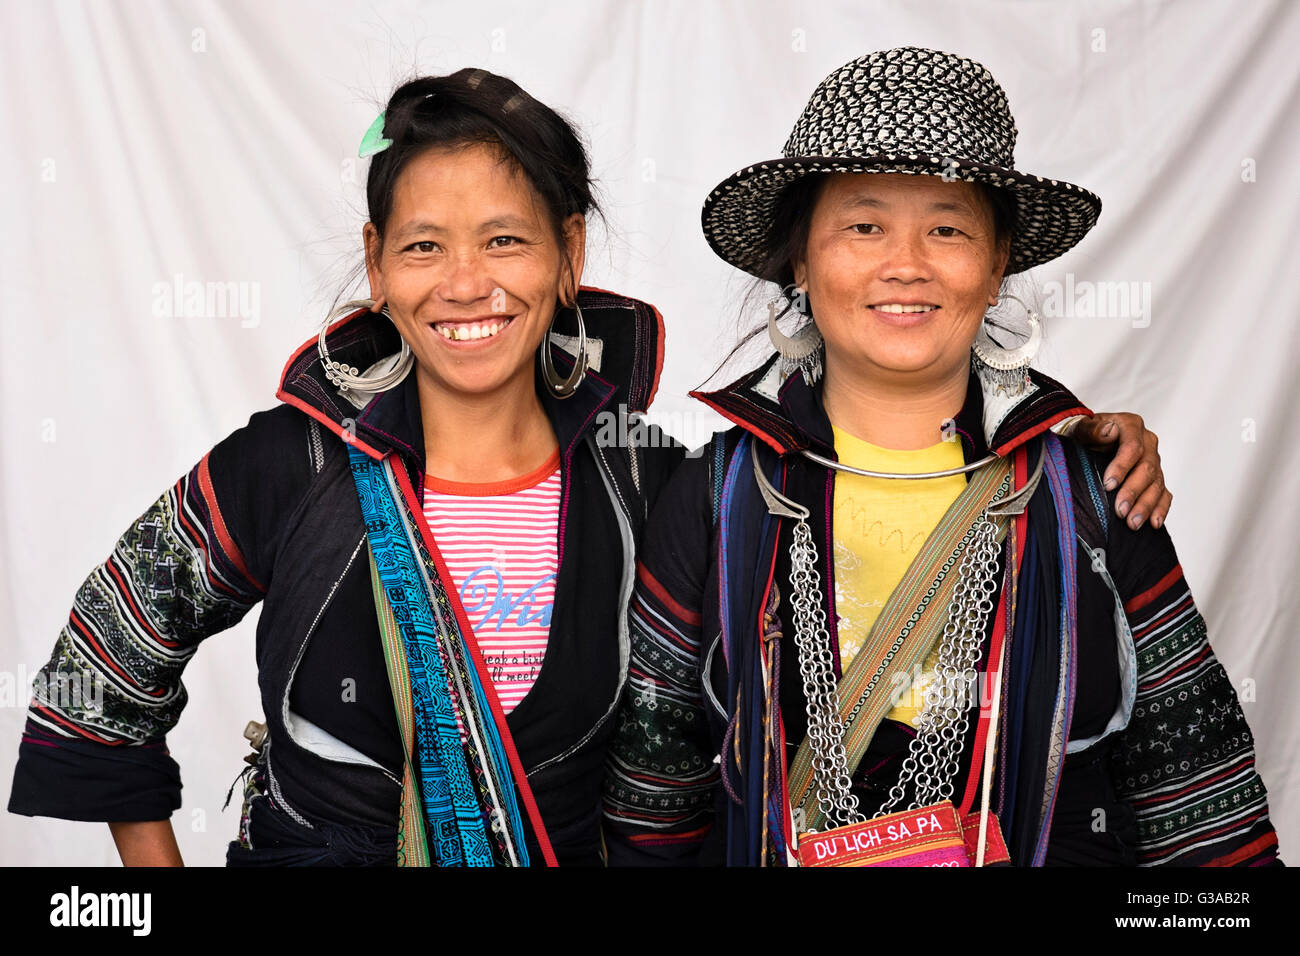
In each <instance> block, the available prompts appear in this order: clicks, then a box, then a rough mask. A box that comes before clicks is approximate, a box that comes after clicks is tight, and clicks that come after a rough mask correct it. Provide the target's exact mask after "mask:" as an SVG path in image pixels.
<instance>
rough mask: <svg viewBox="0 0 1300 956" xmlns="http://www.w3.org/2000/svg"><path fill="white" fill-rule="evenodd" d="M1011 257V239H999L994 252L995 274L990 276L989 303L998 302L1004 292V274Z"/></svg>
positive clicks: (994, 303) (995, 303)
mask: <svg viewBox="0 0 1300 956" xmlns="http://www.w3.org/2000/svg"><path fill="white" fill-rule="evenodd" d="M1010 258H1011V240H1010V239H1001V240H999V241H998V244H997V247H996V250H995V251H994V254H993V274H992V275H991V276H990V277H989V305H997V304H998V296H999V295H1001V294H1002V278H1003V274H1004V273H1005V271H1006V268H1007V261H1008V260H1009V259H1010Z"/></svg>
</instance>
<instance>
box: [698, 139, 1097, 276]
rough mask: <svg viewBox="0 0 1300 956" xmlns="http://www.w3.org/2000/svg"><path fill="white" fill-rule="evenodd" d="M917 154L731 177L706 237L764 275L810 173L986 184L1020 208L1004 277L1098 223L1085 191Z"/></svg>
mask: <svg viewBox="0 0 1300 956" xmlns="http://www.w3.org/2000/svg"><path fill="white" fill-rule="evenodd" d="M953 163H954V161H953V160H949V159H946V158H944V157H926V156H919V155H916V154H912V153H902V154H899V153H881V154H878V155H875V156H860V157H859V156H834V157H827V156H791V157H782V158H781V159H773V160H770V161H768V162H766V163H758V164H756V165H753V166H747V167H745V168H744V169H742V170H739V171H738V172H736V173H733V174H732V175H731V176H728V177H727V178H726V179H724V180H723V181H722V182H721V183H719V184H718V185H717V187H716V188H715V189H714V190H713V192H712V193H710V194H709V197H708V198H707V199H706V200H705V201H704V210H703V212H702V213H701V217H700V218H701V222H702V225H703V227H704V237H705V239H707V240H708V243H709V245H710V246H711V247H712V249H713V251H714V252H716V253H717V254H718V255H719V256H720V257H721V258H722V259H723V260H724V261H726V262H728V263H730V264H731V265H733V266H735V267H736V268H737V269H740V270H742V271H743V272H748V273H749V274H750V275H753V276H757V277H758V278H760V279H764V278H768V277H767V276H764V275H763V274H762V272H761V269H762V263H763V249H764V247H765V245H766V242H767V233H768V229H769V227H770V224H771V221H772V212H773V209H774V207H775V205H776V201H777V198H778V197H779V196H780V194H781V191H782V190H783V189H785V187H786V186H788V185H790V183H792V182H794V181H795V180H797V179H801V178H803V177H804V176H807V175H809V174H812V173H910V174H919V175H929V176H943V175H945V174H946V175H947V178H949V179H960V180H963V181H965V182H984V183H988V184H989V185H991V186H998V187H1001V188H1003V189H1005V190H1006V191H1007V192H1009V193H1010V194H1011V195H1012V197H1013V198H1014V200H1015V203H1016V225H1015V236H1014V238H1013V239H1012V242H1011V253H1010V257H1009V258H1008V260H1007V267H1006V270H1005V271H1004V275H1012V274H1014V273H1017V272H1023V271H1025V270H1026V269H1030V268H1032V267H1034V266H1037V265H1041V264H1042V263H1044V262H1050V261H1051V260H1053V259H1055V258H1057V257H1058V256H1061V255H1063V254H1064V253H1065V252H1067V251H1068V250H1069V249H1071V248H1073V247H1074V246H1075V245H1076V244H1077V243H1078V242H1079V241H1080V240H1081V239H1082V238H1083V237H1084V236H1085V235H1087V234H1088V231H1089V230H1090V229H1092V227H1093V226H1094V225H1096V223H1097V217H1098V216H1099V215H1101V199H1100V197H1098V196H1097V195H1096V194H1094V193H1091V192H1089V191H1088V190H1086V189H1084V188H1083V187H1082V186H1076V185H1075V184H1074V183H1068V182H1065V181H1064V180H1058V179H1044V178H1042V177H1041V176H1034V175H1030V174H1026V173H1022V172H1019V171H1017V170H1014V169H1004V168H1002V167H999V166H989V165H987V164H984V163H975V162H967V161H963V160H956V161H955V163H956V165H955V166H954V165H953Z"/></svg>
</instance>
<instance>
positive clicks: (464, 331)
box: [430, 315, 515, 351]
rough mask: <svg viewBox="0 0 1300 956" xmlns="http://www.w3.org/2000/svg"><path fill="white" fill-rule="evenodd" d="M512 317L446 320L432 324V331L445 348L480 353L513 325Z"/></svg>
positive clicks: (498, 316)
mask: <svg viewBox="0 0 1300 956" xmlns="http://www.w3.org/2000/svg"><path fill="white" fill-rule="evenodd" d="M514 318H515V317H514V316H512V315H485V316H479V317H477V318H473V319H446V320H444V321H439V322H433V323H431V324H430V328H432V329H433V331H435V332H436V333H438V336H439V337H440V338H441V339H442V340H443V343H444V344H445V346H446V347H447V348H452V349H455V350H457V351H465V350H474V351H481V350H482V349H485V348H490V347H491V346H492V345H494V344H496V343H497V340H499V339H500V338H502V336H503V335H504V334H505V332H506V330H507V329H509V328H510V326H511V325H513V324H514Z"/></svg>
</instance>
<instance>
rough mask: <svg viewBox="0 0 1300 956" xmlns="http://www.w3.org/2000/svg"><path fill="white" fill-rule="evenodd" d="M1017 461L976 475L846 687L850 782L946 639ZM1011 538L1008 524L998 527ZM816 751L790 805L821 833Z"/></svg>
mask: <svg viewBox="0 0 1300 956" xmlns="http://www.w3.org/2000/svg"><path fill="white" fill-rule="evenodd" d="M1011 485H1012V479H1011V459H1010V458H1007V457H1003V458H999V459H997V460H995V461H992V462H989V464H987V465H985V466H984V467H983V468H980V469H978V470H977V471H976V472H975V473H974V474H973V475H971V479H970V481H969V482H968V483H967V484H966V488H965V490H963V491H962V493H961V494H960V495H958V496H957V500H956V501H954V502H953V503H952V504H951V505H950V506H949V507H948V510H947V511H946V512H945V513H944V515H943V517H942V518H940V519H939V523H938V525H936V526H935V529H934V530H933V531H932V532H930V536H929V537H928V538H926V539H925V543H924V544H922V545H921V550H920V551H919V552H917V555H916V557H915V558H913V559H912V563H911V564H910V565H909V566H908V568H907V571H906V572H904V574H903V578H902V580H901V581H899V582H898V586H897V587H895V588H894V591H893V593H892V594H891V595H890V596H889V600H888V601H887V602H886V603H885V606H884V608H883V609H882V610H881V612H880V616H879V617H877V618H876V622H875V624H874V625H872V628H871V631H870V633H869V634H868V635H867V639H866V641H865V642H864V643H863V646H862V649H861V650H859V651H858V653H857V655H856V656H855V657H854V658H853V661H852V663H851V664H850V665H849V668H848V670H847V671H845V673H844V675H843V676H842V677H841V678H840V682H839V685H838V688H837V690H838V695H837V696H838V699H839V713H840V719H841V720H842V721H843V722H844V749H845V751H846V753H847V755H848V769H849V774H850V775H852V774H853V772H854V771H855V770H856V769H857V766H858V763H859V762H860V761H861V760H862V755H863V754H864V753H866V750H867V746H868V745H869V744H870V743H871V738H872V737H873V736H874V735H875V732H876V728H877V727H878V726H879V725H880V721H881V720H883V719H884V716H885V714H887V713H888V712H889V711H890V709H892V708H893V706H894V704H895V702H896V701H895V699H896V694H895V693H893V691H894V689H895V688H896V687H898V686H899V685H900V682H907V681H910V678H908V677H907V676H906V675H909V674H911V673H912V672H913V671H914V669H915V668H917V667H919V666H920V665H921V663H922V662H923V661H924V660H925V658H926V656H927V655H928V654H929V653H930V651H931V650H932V649H933V648H934V646H935V644H936V643H938V641H939V639H940V638H941V637H942V636H943V628H944V625H945V624H946V623H947V622H948V610H949V607H950V605H951V603H952V593H953V590H954V589H955V588H956V586H957V578H958V574H957V572H958V570H959V569H960V564H961V559H962V556H963V555H964V554H965V553H966V546H967V545H968V544H970V542H971V541H972V540H974V537H975V524H976V521H977V519H978V518H979V516H980V515H981V514H982V513H983V511H984V509H985V507H987V505H988V504H989V502H990V501H991V500H992V499H994V498H995V497H1005V496H1006V495H1007V494H1009V493H1010V491H1011ZM990 520H994V524H995V526H996V527H997V529H998V533H997V541H998V544H1001V543H1002V541H1003V539H1004V538H1005V536H1006V519H1005V518H1003V519H990ZM812 757H813V753H812V747H811V745H810V744H809V742H808V738H807V737H805V738H804V741H803V743H801V744H800V745H799V750H798V752H797V753H796V754H795V758H794V763H793V764H792V765H791V767H790V775H789V779H790V791H789V792H790V801H791V805H792V806H796V807H801V808H802V812H803V817H804V827H805V828H806V829H809V830H817V829H820V828H821V827H822V824H823V823H824V822H825V821H824V819H823V816H822V812H821V808H820V807H819V806H818V805H817V798H816V792H815V789H814V787H813V766H812Z"/></svg>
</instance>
